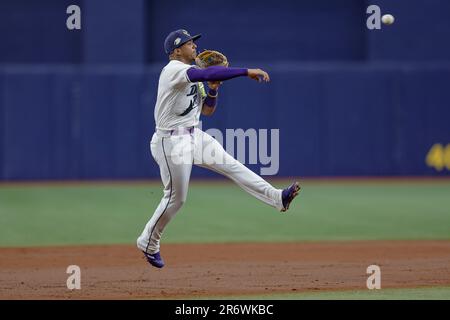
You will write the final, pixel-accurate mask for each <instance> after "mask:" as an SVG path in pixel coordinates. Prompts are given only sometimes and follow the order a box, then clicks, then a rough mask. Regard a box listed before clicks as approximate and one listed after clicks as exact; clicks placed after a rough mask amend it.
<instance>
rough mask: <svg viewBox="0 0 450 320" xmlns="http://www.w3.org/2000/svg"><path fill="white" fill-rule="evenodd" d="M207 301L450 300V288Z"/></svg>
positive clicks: (268, 296)
mask: <svg viewBox="0 0 450 320" xmlns="http://www.w3.org/2000/svg"><path fill="white" fill-rule="evenodd" d="M197 299H199V300H201V299H207V300H216V299H217V300H243V299H245V300H450V287H430V288H413V289H380V290H354V291H330V292H313V293H309V292H303V293H294V294H275V295H255V296H253V295H248V296H231V297H230V296H224V297H209V298H197Z"/></svg>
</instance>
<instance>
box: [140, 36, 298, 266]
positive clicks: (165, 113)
mask: <svg viewBox="0 0 450 320" xmlns="http://www.w3.org/2000/svg"><path fill="white" fill-rule="evenodd" d="M200 36H201V35H195V36H191V35H190V34H189V33H188V32H187V31H186V30H176V31H173V32H171V33H170V34H169V35H168V36H167V38H166V39H165V42H164V49H165V52H166V53H167V54H168V55H169V63H168V64H167V65H166V66H165V67H164V68H163V69H162V71H161V75H160V77H159V84H158V96H157V100H156V105H155V122H156V132H155V133H154V134H153V137H152V140H151V143H150V149H151V154H152V156H153V158H154V159H155V161H156V162H157V163H158V165H159V168H160V174H161V180H162V183H163V185H164V195H163V197H162V199H161V201H160V203H159V205H158V207H157V208H156V210H155V212H154V213H153V216H152V217H151V219H150V221H149V222H148V223H147V224H146V226H145V228H144V230H143V232H142V234H141V235H140V236H139V238H138V239H137V247H138V248H139V249H140V250H142V251H143V252H144V255H145V257H146V258H147V260H148V262H149V263H150V264H151V265H152V266H154V267H157V268H162V267H163V266H164V261H163V259H162V257H161V254H160V240H161V235H162V233H163V231H164V228H165V227H166V226H167V224H168V223H169V221H170V220H171V219H172V218H173V217H174V216H175V214H176V213H177V212H178V210H180V208H181V207H182V205H183V203H184V202H185V201H186V197H187V193H188V188H189V179H190V175H191V169H192V165H193V164H196V165H199V166H201V167H205V168H208V169H210V170H213V171H215V172H218V173H220V174H222V175H224V176H226V177H228V178H230V179H232V180H233V181H234V182H235V183H236V184H238V185H239V186H240V187H241V188H242V189H244V190H245V191H247V192H248V193H250V194H251V195H253V196H254V197H255V198H257V199H259V200H261V201H263V202H264V203H266V204H268V205H270V206H272V207H274V208H276V209H278V210H279V211H286V210H287V209H288V208H289V204H290V203H291V201H292V200H293V199H294V198H295V197H296V196H297V195H298V193H299V190H300V186H299V184H298V182H294V183H293V184H292V185H290V186H289V187H287V188H286V189H283V190H281V189H276V188H274V187H273V186H272V185H270V184H269V183H268V182H267V181H265V180H264V179H262V178H261V177H260V176H258V175H257V174H255V173H254V172H252V171H251V170H250V169H248V168H247V167H245V166H244V165H243V164H242V163H240V162H239V161H237V160H236V159H234V158H233V157H232V156H231V155H229V154H228V153H227V152H226V151H225V150H224V149H223V147H222V145H221V144H220V143H219V142H218V141H217V140H215V139H214V138H213V137H211V136H210V135H208V134H207V133H205V132H203V131H202V130H200V129H199V128H197V125H198V123H199V118H200V113H202V114H203V115H211V114H212V113H213V112H214V110H215V108H216V105H217V96H218V88H219V85H220V83H221V81H226V80H229V79H232V78H235V77H249V78H251V79H253V80H257V81H259V82H268V81H269V80H270V78H269V75H268V74H267V72H265V71H263V70H261V69H244V68H228V67H224V66H213V67H209V68H205V69H201V68H198V67H197V66H194V65H192V63H193V62H194V61H195V58H196V56H197V51H196V48H197V45H196V44H195V42H194V41H196V40H197V39H198V38H200ZM202 82H208V87H209V88H208V91H207V93H206V94H202V92H206V91H205V90H204V89H203V83H202ZM202 89H203V90H202ZM206 148H208V149H207V150H209V151H212V153H214V154H215V157H214V160H217V159H218V158H219V159H222V160H223V161H211V159H205V157H204V150H205V149H206Z"/></svg>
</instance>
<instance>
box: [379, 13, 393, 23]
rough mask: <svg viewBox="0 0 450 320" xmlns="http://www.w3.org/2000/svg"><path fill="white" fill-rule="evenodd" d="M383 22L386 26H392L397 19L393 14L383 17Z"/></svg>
mask: <svg viewBox="0 0 450 320" xmlns="http://www.w3.org/2000/svg"><path fill="white" fill-rule="evenodd" d="M381 21H382V22H383V23H384V24H385V25H391V24H393V23H394V21H395V18H394V16H393V15H392V14H385V15H383V16H382V17H381Z"/></svg>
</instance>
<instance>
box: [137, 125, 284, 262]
mask: <svg viewBox="0 0 450 320" xmlns="http://www.w3.org/2000/svg"><path fill="white" fill-rule="evenodd" d="M184 130H186V129H184ZM150 150H151V153H152V156H153V157H154V159H155V160H156V162H157V163H158V165H159V169H160V174H161V180H162V182H163V184H164V195H163V198H162V199H161V201H160V203H159V205H158V207H157V208H156V210H155V212H154V213H153V216H152V217H151V219H150V220H149V221H148V223H147V224H146V226H145V228H144V231H143V232H142V234H141V235H140V236H139V238H138V239H137V246H138V248H139V249H140V250H142V251H145V252H147V253H150V254H153V253H156V252H158V251H159V246H160V240H161V235H162V233H163V231H164V228H165V227H166V225H167V224H168V223H169V221H170V220H171V219H172V218H173V217H174V216H175V214H176V213H177V212H178V210H179V209H180V208H181V207H182V205H183V203H184V202H185V201H186V197H187V193H188V188H189V179H190V175H191V169H192V165H193V164H195V165H198V166H201V167H204V168H208V169H210V170H213V171H215V172H218V173H220V174H222V175H224V176H226V177H228V178H230V179H232V180H233V181H234V182H236V183H237V184H238V185H239V186H240V187H241V188H242V189H244V190H245V191H247V192H248V193H249V194H251V195H253V196H254V197H255V198H257V199H259V200H261V201H263V202H264V203H266V204H268V205H270V206H272V207H274V208H276V209H277V210H281V209H282V208H283V203H282V200H281V192H282V190H281V189H276V188H274V187H273V186H272V185H271V184H269V183H268V182H267V181H265V180H264V179H263V178H261V177H260V176H258V175H257V174H256V173H254V172H253V171H251V170H250V169H248V168H247V167H246V166H244V165H243V164H242V163H240V162H239V161H237V160H236V159H234V158H233V157H232V156H231V155H230V154H228V153H227V152H226V151H225V150H224V149H223V147H222V145H221V144H220V143H219V142H218V141H217V140H216V139H214V138H213V137H212V136H210V135H209V134H207V133H205V132H203V131H202V130H200V129H198V128H195V129H194V130H193V132H192V133H189V132H180V133H179V134H176V135H173V134H171V133H170V132H164V131H162V130H157V132H155V134H153V137H152V140H151V143H150Z"/></svg>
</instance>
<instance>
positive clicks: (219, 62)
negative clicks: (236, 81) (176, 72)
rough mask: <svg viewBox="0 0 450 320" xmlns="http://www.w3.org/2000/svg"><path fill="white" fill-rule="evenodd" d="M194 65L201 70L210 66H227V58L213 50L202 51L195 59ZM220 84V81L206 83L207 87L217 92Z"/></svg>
mask: <svg viewBox="0 0 450 320" xmlns="http://www.w3.org/2000/svg"><path fill="white" fill-rule="evenodd" d="M195 64H196V65H197V66H199V67H200V68H202V69H204V68H208V67H211V66H223V67H228V66H229V62H228V59H227V57H226V56H225V55H224V54H223V53H221V52H219V51H215V50H204V51H202V52H201V53H200V54H199V55H198V56H197V57H196V58H195ZM221 84H222V82H221V81H210V82H208V87H209V88H211V89H213V90H217V89H218V88H219V86H220V85H221Z"/></svg>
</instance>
